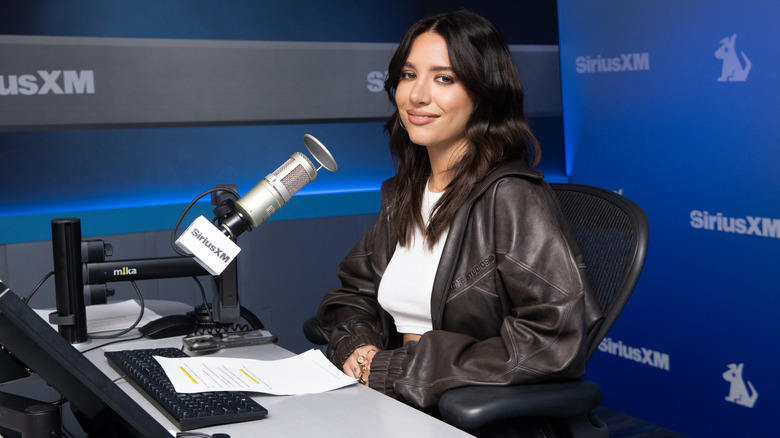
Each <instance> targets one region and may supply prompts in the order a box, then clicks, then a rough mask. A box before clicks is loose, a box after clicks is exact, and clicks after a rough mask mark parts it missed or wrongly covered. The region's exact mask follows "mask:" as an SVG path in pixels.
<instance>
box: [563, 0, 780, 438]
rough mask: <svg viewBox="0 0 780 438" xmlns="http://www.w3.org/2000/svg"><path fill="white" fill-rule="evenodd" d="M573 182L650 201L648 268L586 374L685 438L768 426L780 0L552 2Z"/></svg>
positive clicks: (619, 402) (775, 300) (765, 431)
mask: <svg viewBox="0 0 780 438" xmlns="http://www.w3.org/2000/svg"><path fill="white" fill-rule="evenodd" d="M558 13H559V20H560V23H559V29H560V50H561V79H562V84H563V86H562V96H563V114H564V129H565V134H564V135H565V141H566V150H567V168H568V171H569V175H570V181H571V182H574V183H581V184H591V185H596V186H600V187H604V188H608V189H612V190H616V189H618V188H620V189H621V190H622V194H623V195H624V196H627V197H628V198H630V199H632V200H634V201H636V202H637V203H638V204H639V205H640V206H642V207H643V209H644V210H645V212H646V213H647V215H648V218H649V221H650V230H651V231H650V244H649V248H648V253H647V260H646V263H645V267H644V270H643V272H642V278H640V280H639V284H638V285H637V287H636V289H635V291H634V295H633V296H632V298H631V299H630V300H629V302H628V304H627V306H626V308H625V310H624V311H623V313H622V314H621V316H620V318H619V319H618V321H617V323H616V324H615V326H614V327H613V329H612V331H611V332H610V333H609V334H608V335H607V338H606V339H605V341H604V342H602V344H601V346H600V347H599V351H597V352H596V353H595V354H594V356H593V358H592V360H591V362H590V363H589V364H588V369H587V375H588V377H589V378H591V379H593V380H595V381H597V382H598V383H599V384H601V386H602V389H603V391H604V400H603V404H604V405H606V406H609V407H612V408H614V409H618V410H621V411H623V412H627V413H629V414H631V415H635V416H637V417H640V418H643V419H646V420H649V421H652V422H654V423H656V424H659V425H662V426H664V427H667V428H670V429H672V430H675V431H677V432H680V433H682V434H685V435H689V436H697V437H698V436H702V437H704V436H706V437H732V436H775V435H777V433H776V427H775V417H776V415H777V412H778V410H779V409H780V401H778V397H780V382H779V381H778V380H779V379H777V378H776V376H775V366H774V363H776V362H777V361H778V360H779V359H780V352H778V349H777V348H776V347H777V346H778V341H777V335H776V333H780V320H779V319H778V318H777V316H776V315H777V313H778V312H779V311H780V294H778V293H777V292H778V287H779V286H778V285H780V272H778V269H777V268H776V264H777V260H780V242H779V241H778V239H780V178H778V177H777V165H778V163H780V148H778V147H777V145H778V144H780V128H778V124H777V120H778V115H780V81H777V78H778V77H780V57H778V56H777V47H776V42H777V41H780V26H777V18H778V17H780V2H777V1H774V0H749V1H745V2H730V1H726V0H715V1H712V0H707V1H705V0H692V1H687V2H673V1H671V0H662V1H660V2H642V1H625V0H599V1H595V2H584V3H583V2H579V1H576V0H560V1H559V2H558Z"/></svg>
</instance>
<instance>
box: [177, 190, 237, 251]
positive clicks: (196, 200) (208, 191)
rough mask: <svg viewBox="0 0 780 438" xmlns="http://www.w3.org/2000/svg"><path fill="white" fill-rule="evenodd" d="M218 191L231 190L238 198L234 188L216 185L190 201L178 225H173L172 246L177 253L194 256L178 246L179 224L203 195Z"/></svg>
mask: <svg viewBox="0 0 780 438" xmlns="http://www.w3.org/2000/svg"><path fill="white" fill-rule="evenodd" d="M216 192H229V193H231V194H233V195H235V196H236V198H238V192H237V191H235V190H233V189H231V188H228V187H214V188H211V189H208V190H206V191H205V192H203V193H201V194H200V195H198V197H196V198H195V199H193V200H192V202H190V203H189V204H188V205H187V206H186V207H185V208H184V211H182V213H181V215H180V216H179V219H178V220H177V221H176V225H174V226H173V230H171V247H172V248H173V250H174V251H176V254H179V255H181V256H185V257H193V255H192V254H188V253H186V252H184V251H182V250H181V249H179V247H178V246H176V232H177V231H178V230H179V225H181V221H183V220H184V216H186V215H187V213H188V212H189V211H190V209H191V208H192V206H194V205H195V203H196V202H198V201H199V200H200V198H202V197H204V196H206V195H208V194H210V193H216Z"/></svg>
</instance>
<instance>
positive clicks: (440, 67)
mask: <svg viewBox="0 0 780 438" xmlns="http://www.w3.org/2000/svg"><path fill="white" fill-rule="evenodd" d="M404 66H405V67H409V68H413V69H417V66H415V65H414V63H411V62H409V61H406V62H404ZM431 71H452V67H450V66H448V65H437V66H434V67H431Z"/></svg>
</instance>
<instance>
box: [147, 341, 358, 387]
mask: <svg viewBox="0 0 780 438" xmlns="http://www.w3.org/2000/svg"><path fill="white" fill-rule="evenodd" d="M155 359H157V361H158V362H159V363H160V364H161V365H162V367H163V370H165V373H166V374H167V375H168V378H169V379H170V380H171V383H173V387H174V388H175V389H176V392H182V393H196V392H211V391H244V392H261V393H265V394H273V395H299V394H315V393H320V392H325V391H330V390H333V389H338V388H342V387H344V386H348V385H351V384H354V383H355V382H356V380H355V379H352V378H350V377H347V375H346V374H344V373H343V372H341V370H339V369H338V368H336V367H335V366H334V365H333V364H332V363H331V362H330V361H329V360H328V359H327V358H326V357H325V355H323V354H322V352H321V351H320V350H314V349H312V350H309V351H307V352H305V353H301V354H299V355H297V356H293V357H290V358H287V359H279V360H257V359H240V358H226V357H214V356H205V357H186V358H165V357H158V356H155Z"/></svg>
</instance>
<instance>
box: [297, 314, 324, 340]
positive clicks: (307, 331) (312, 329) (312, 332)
mask: <svg viewBox="0 0 780 438" xmlns="http://www.w3.org/2000/svg"><path fill="white" fill-rule="evenodd" d="M303 336H305V337H306V339H308V340H309V342H311V343H312V344H315V345H325V344H327V343H328V339H327V338H326V337H325V335H324V334H323V333H322V330H320V328H319V327H317V318H315V317H313V316H312V317H311V318H309V319H307V320H306V321H304V322H303Z"/></svg>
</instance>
